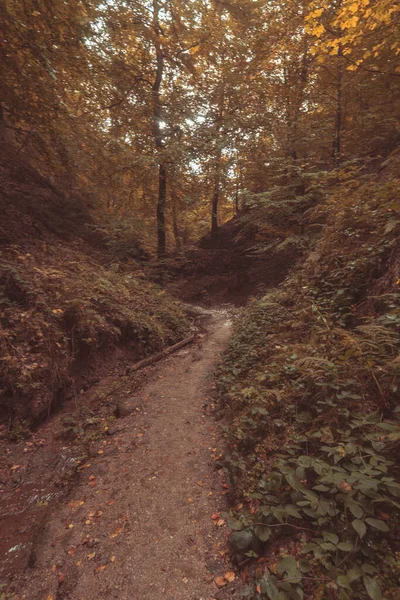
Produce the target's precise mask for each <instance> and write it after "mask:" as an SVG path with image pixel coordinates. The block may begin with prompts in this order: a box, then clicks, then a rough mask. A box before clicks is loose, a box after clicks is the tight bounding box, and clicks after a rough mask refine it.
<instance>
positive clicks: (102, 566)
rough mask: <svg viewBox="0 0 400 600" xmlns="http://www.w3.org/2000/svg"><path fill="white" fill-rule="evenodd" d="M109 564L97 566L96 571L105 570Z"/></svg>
mask: <svg viewBox="0 0 400 600" xmlns="http://www.w3.org/2000/svg"><path fill="white" fill-rule="evenodd" d="M106 566H107V565H100V567H97V569H95V570H94V572H95V573H101V571H104V569H105V568H106Z"/></svg>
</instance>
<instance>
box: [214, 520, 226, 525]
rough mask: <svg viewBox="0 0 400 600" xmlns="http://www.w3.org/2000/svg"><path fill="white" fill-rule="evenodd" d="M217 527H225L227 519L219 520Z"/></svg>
mask: <svg viewBox="0 0 400 600" xmlns="http://www.w3.org/2000/svg"><path fill="white" fill-rule="evenodd" d="M216 525H217V527H222V526H223V525H225V519H218V521H217V522H216Z"/></svg>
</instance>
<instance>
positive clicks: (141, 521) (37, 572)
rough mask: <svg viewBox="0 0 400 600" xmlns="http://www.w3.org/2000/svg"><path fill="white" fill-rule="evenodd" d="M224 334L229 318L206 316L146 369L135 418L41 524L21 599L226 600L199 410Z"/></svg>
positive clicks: (219, 488)
mask: <svg viewBox="0 0 400 600" xmlns="http://www.w3.org/2000/svg"><path fill="white" fill-rule="evenodd" d="M230 331H231V317H230V313H229V311H227V310H222V309H221V310H207V311H205V316H204V336H203V340H202V344H201V346H200V345H198V346H189V347H187V348H184V349H183V350H180V351H179V352H177V353H176V354H174V355H172V356H170V357H169V358H167V359H165V360H163V361H162V362H161V363H159V365H158V366H157V367H156V368H153V370H152V372H151V377H149V379H148V381H147V383H145V385H144V386H143V387H142V388H141V389H140V390H139V391H138V392H137V394H136V396H135V397H134V402H137V408H136V410H135V411H134V413H132V414H130V415H129V416H126V417H125V418H123V419H118V420H117V421H116V422H115V424H114V425H113V426H112V427H111V428H110V434H111V435H110V436H109V437H108V438H107V440H102V441H101V442H99V445H98V448H99V449H98V454H99V456H98V457H97V458H96V460H95V461H93V464H88V466H87V468H84V469H82V471H81V477H80V481H79V483H78V485H77V486H76V487H75V488H74V490H73V492H72V494H71V495H70V496H69V497H68V499H67V500H66V501H65V502H63V503H61V504H60V505H59V506H58V508H57V509H56V511H55V512H53V514H52V515H51V516H50V518H49V520H48V521H47V523H46V525H45V528H44V530H43V531H42V533H41V535H40V538H39V539H38V542H37V544H36V547H35V551H34V559H33V560H34V563H35V564H34V566H33V567H32V568H31V569H28V570H27V571H26V573H25V575H24V578H23V581H20V582H19V583H20V584H21V587H20V586H18V588H19V590H18V591H20V594H21V595H20V597H22V598H28V599H29V600H30V599H32V600H39V599H40V600H46V599H49V600H50V599H51V600H55V599H61V598H68V599H73V600H78V599H79V600H92V599H96V600H98V599H101V598H107V599H109V598H118V599H119V600H124V599H126V600H128V599H129V600H210V599H212V598H222V597H226V594H227V593H229V597H230V598H232V593H234V592H233V589H232V590H230V588H231V586H230V585H228V586H227V587H225V588H224V589H223V590H218V587H217V585H216V583H215V580H214V579H215V577H217V576H221V575H223V574H224V573H225V571H229V569H228V568H227V566H226V565H224V564H223V561H224V560H225V559H224V551H223V548H224V546H225V542H226V530H225V527H224V526H223V524H222V523H219V525H221V526H220V527H218V526H216V523H215V520H214V521H213V520H212V519H211V516H212V515H213V514H214V513H216V512H218V511H221V510H224V508H225V498H224V488H223V481H222V472H220V473H219V472H218V471H217V469H216V468H215V465H216V463H215V458H216V456H217V455H218V453H219V450H217V447H218V435H219V434H218V430H217V427H216V423H215V421H214V419H213V416H212V414H210V413H212V411H210V410H207V409H206V404H207V403H210V402H211V401H210V394H211V392H212V380H211V375H212V372H213V369H214V367H215V365H216V363H217V361H218V356H219V354H220V352H221V350H222V349H223V347H224V345H225V344H226V342H227V340H228V338H229V335H230ZM225 493H226V492H225ZM24 594H25V595H24Z"/></svg>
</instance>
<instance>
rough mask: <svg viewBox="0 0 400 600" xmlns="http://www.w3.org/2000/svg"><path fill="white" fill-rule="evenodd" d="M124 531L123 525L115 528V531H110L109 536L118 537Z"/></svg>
mask: <svg viewBox="0 0 400 600" xmlns="http://www.w3.org/2000/svg"><path fill="white" fill-rule="evenodd" d="M122 532H123V528H122V527H118V528H117V529H115V530H114V531H113V533H110V535H109V536H108V537H109V538H116V537H117V536H119V534H120V533H122Z"/></svg>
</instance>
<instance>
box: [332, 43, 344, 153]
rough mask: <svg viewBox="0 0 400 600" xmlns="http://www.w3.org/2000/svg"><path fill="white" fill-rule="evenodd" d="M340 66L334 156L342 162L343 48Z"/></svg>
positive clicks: (339, 56)
mask: <svg viewBox="0 0 400 600" xmlns="http://www.w3.org/2000/svg"><path fill="white" fill-rule="evenodd" d="M338 60H339V66H338V70H337V85H336V112H335V132H334V136H333V144H332V145H333V157H334V159H335V162H336V163H339V162H340V154H341V152H342V120H343V119H342V113H343V61H342V48H339V52H338Z"/></svg>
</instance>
